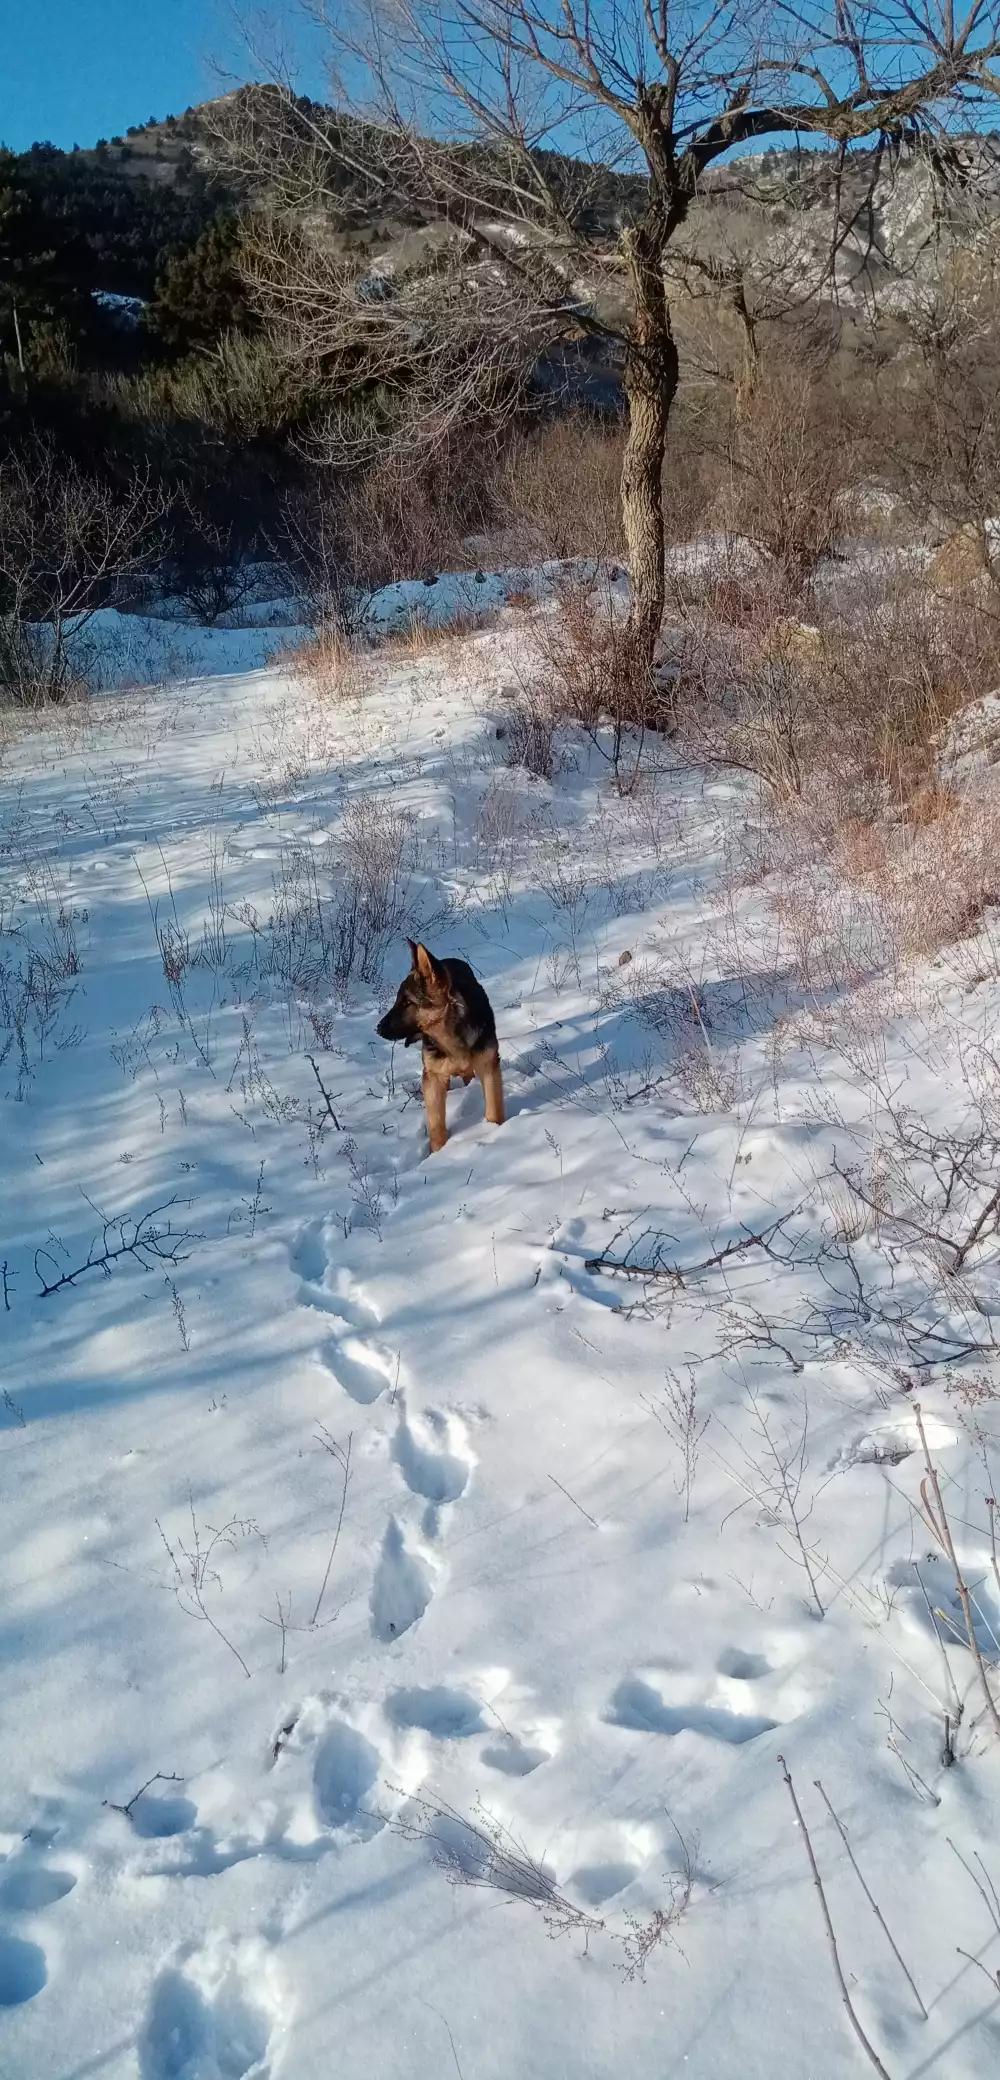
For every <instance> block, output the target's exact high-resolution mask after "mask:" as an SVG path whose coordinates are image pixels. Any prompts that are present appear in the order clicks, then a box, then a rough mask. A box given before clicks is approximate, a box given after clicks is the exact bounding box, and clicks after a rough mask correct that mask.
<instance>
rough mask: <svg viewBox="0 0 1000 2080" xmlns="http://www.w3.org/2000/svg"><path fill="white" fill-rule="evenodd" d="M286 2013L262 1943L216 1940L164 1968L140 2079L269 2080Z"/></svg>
mask: <svg viewBox="0 0 1000 2080" xmlns="http://www.w3.org/2000/svg"><path fill="white" fill-rule="evenodd" d="M280 2014H281V1999H280V1993H279V1989H278V1984H277V1978H276V1973H275V1966H274V1961H273V1959H272V1958H271V1956H270V1954H269V1953H268V1951H267V1950H265V1948H264V1946H263V1944H261V1943H259V1942H245V1943H240V1944H230V1943H228V1942H224V1941H219V1942H216V1943H211V1944H209V1945H207V1946H206V1948H205V1949H204V1950H201V1951H197V1952H195V1953H194V1954H193V1955H191V1956H189V1957H187V1958H186V1959H184V1960H183V1961H182V1962H180V1963H179V1964H177V1965H176V1966H171V1967H169V1968H168V1969H167V1970H166V1971H163V1972H161V1973H160V1976H159V1978H158V1980H157V1982H156V1985H155V1987H154V1988H153V1997H152V2000H151V2002H150V2007H149V2014H148V2016H147V2018H146V2022H145V2026H144V2028H143V2031H142V2035H141V2037H140V2039H139V2073H140V2076H141V2080H268V2076H269V2074H270V2063H269V2053H270V2048H271V2042H272V2038H273V2033H274V2029H275V2025H276V2024H277V2022H278V2021H279V2019H280Z"/></svg>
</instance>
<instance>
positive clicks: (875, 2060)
mask: <svg viewBox="0 0 1000 2080" xmlns="http://www.w3.org/2000/svg"><path fill="white" fill-rule="evenodd" d="M778 1767H779V1769H780V1770H781V1774H782V1776H783V1777H784V1779H785V1785H786V1787H787V1790H788V1796H789V1798H790V1799H791V1801H792V1807H793V1809H794V1812H795V1818H796V1820H797V1822H798V1825H799V1829H800V1832H801V1835H802V1840H803V1842H804V1844H805V1851H806V1855H807V1856H808V1858H809V1868H810V1870H811V1872H812V1880H813V1884H814V1885H815V1887H816V1894H817V1897H818V1899H819V1904H820V1909H821V1912H822V1915H823V1925H824V1927H825V1929H826V1937H827V1942H828V1943H829V1946H830V1955H831V1957H832V1959H833V1969H834V1971H835V1973H836V1976H837V1984H838V1986H839V1987H840V1996H841V1999H842V2001H843V2003H844V2006H845V2008H846V2009H847V2014H848V2019H849V2021H850V2025H851V2028H852V2029H853V2031H854V2034H855V2036H856V2037H857V2040H858V2043H859V2044H860V2045H861V2048H862V2050H863V2051H864V2053H865V2056H866V2057H867V2058H868V2059H870V2061H871V2063H872V2065H873V2067H874V2069H875V2071H876V2073H878V2074H879V2075H880V2080H889V2074H888V2073H887V2071H886V2069H885V2066H884V2065H883V2064H882V2060H881V2059H880V2057H879V2055H878V2052H877V2051H876V2049H875V2046H874V2044H872V2043H870V2042H869V2039H868V2038H867V2037H866V2036H865V2033H864V2030H863V2029H862V2027H861V2023H860V2020H859V2018H858V2014H857V2010H856V2009H855V2007H854V2005H853V2003H852V2001H851V1996H850V1994H849V1993H848V1991H847V1980H846V1979H845V1977H844V1968H843V1965H842V1964H841V1962H840V1952H839V1950H838V1948H837V1938H836V1935H835V1934H834V1928H833V1919H832V1916H831V1914H830V1909H829V1906H828V1904H827V1897H826V1893H825V1892H824V1890H823V1880H822V1878H821V1877H820V1874H819V1865H818V1863H817V1861H816V1854H815V1851H814V1849H813V1845H812V1841H811V1839H810V1835H809V1829H808V1827H807V1826H806V1823H805V1819H804V1817H803V1813H802V1808H801V1806H800V1804H799V1801H798V1798H797V1797H796V1793H795V1786H794V1784H793V1783H792V1779H791V1775H790V1772H789V1768H788V1764H787V1762H786V1761H785V1758H784V1756H783V1755H779V1756H778Z"/></svg>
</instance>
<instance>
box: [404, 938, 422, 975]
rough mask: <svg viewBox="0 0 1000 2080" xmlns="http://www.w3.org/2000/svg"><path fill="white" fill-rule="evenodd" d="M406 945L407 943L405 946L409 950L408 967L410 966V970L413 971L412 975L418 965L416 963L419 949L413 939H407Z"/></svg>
mask: <svg viewBox="0 0 1000 2080" xmlns="http://www.w3.org/2000/svg"><path fill="white" fill-rule="evenodd" d="M406 943H407V946H408V947H409V949H410V966H411V968H412V969H413V970H414V973H415V972H416V970H417V967H418V965H419V963H418V961H417V955H418V953H419V952H420V948H419V946H418V945H417V942H416V940H415V939H407V942H406Z"/></svg>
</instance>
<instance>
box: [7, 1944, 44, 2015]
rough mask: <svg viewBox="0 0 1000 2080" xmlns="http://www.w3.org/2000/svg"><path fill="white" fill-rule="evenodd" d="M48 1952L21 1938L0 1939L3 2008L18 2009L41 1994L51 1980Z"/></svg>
mask: <svg viewBox="0 0 1000 2080" xmlns="http://www.w3.org/2000/svg"><path fill="white" fill-rule="evenodd" d="M48 1976H49V1973H48V1966H47V1965H46V1962H45V1952H44V1950H40V1949H39V1947H38V1944H37V1943H26V1942H23V1941H22V1940H21V1937H20V1936H8V1935H0V2008H19V2007H21V2006H22V2004H23V2003H24V2002H25V2001H33V2000H34V1998H35V1995H36V1993H41V1991H42V1988H43V1986H44V1985H45V1982H46V1980H47V1979H48Z"/></svg>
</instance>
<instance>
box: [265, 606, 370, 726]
mask: <svg viewBox="0 0 1000 2080" xmlns="http://www.w3.org/2000/svg"><path fill="white" fill-rule="evenodd" d="M274 663H275V664H277V665H280V666H281V667H282V668H283V669H284V670H285V671H286V672H288V673H289V674H290V676H291V677H292V678H293V679H297V680H299V681H301V682H302V683H303V684H304V685H305V686H306V687H307V688H308V690H309V692H310V693H311V694H312V695H313V697H314V698H316V699H317V700H319V701H322V702H323V703H324V704H328V705H329V706H331V707H333V706H345V705H347V704H349V703H351V702H354V701H358V700H361V699H362V697H363V695H364V694H365V693H366V692H367V690H368V686H369V682H370V677H371V671H370V664H369V662H368V660H367V659H366V657H365V654H364V652H363V651H362V650H361V649H360V648H359V646H358V644H357V643H356V642H355V641H353V640H352V638H351V637H350V636H349V635H346V634H345V633H344V631H343V630H342V629H340V628H337V627H336V626H335V625H334V624H332V623H330V622H324V623H322V624H321V625H320V627H319V628H318V629H317V630H316V631H315V633H314V634H313V635H310V636H307V637H306V639H305V641H304V642H301V643H295V644H292V645H291V646H290V647H289V648H288V649H286V650H279V651H278V653H277V655H276V657H275V659H274Z"/></svg>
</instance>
